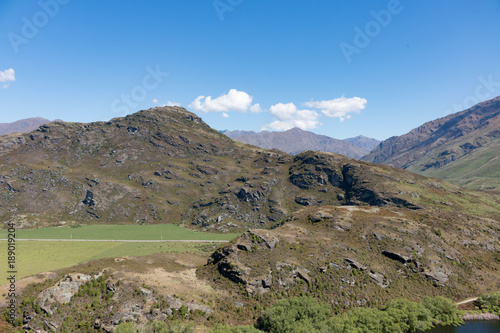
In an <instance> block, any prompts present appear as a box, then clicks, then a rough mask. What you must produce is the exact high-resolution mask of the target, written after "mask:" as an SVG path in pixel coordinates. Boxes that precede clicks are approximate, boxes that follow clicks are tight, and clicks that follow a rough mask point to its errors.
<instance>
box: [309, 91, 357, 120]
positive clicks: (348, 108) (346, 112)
mask: <svg viewBox="0 0 500 333" xmlns="http://www.w3.org/2000/svg"><path fill="white" fill-rule="evenodd" d="M366 103H367V100H366V99H364V98H360V97H353V98H345V97H344V96H342V97H340V98H335V99H332V100H329V101H310V102H306V103H304V105H305V106H307V107H310V108H315V109H321V112H323V114H324V115H325V116H327V117H331V118H339V119H340V121H344V119H349V118H351V115H350V113H359V112H360V111H361V110H363V109H364V108H365V107H366Z"/></svg>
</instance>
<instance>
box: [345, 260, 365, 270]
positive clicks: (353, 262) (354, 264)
mask: <svg viewBox="0 0 500 333" xmlns="http://www.w3.org/2000/svg"><path fill="white" fill-rule="evenodd" d="M344 260H345V261H346V262H347V263H348V264H349V265H350V266H351V267H352V268H355V269H357V270H359V271H364V270H365V269H366V266H363V265H362V264H360V263H359V262H357V261H356V260H353V259H349V258H345V259H344Z"/></svg>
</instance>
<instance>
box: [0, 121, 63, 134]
mask: <svg viewBox="0 0 500 333" xmlns="http://www.w3.org/2000/svg"><path fill="white" fill-rule="evenodd" d="M54 121H59V120H54ZM50 122H51V120H48V119H45V118H42V117H33V118H26V119H20V120H17V121H14V122H11V123H0V135H3V134H9V133H27V132H31V131H34V130H36V129H37V128H38V127H39V126H41V125H45V124H48V123H50Z"/></svg>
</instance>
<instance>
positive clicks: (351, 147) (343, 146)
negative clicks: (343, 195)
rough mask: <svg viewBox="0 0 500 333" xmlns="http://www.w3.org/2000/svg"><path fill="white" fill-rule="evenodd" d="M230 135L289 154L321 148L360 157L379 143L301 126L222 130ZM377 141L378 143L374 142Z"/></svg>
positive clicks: (236, 138)
mask: <svg viewBox="0 0 500 333" xmlns="http://www.w3.org/2000/svg"><path fill="white" fill-rule="evenodd" d="M222 133H223V134H225V135H227V136H228V137H230V138H232V139H235V140H238V141H240V142H243V143H248V144H251V145H254V146H258V147H261V148H265V149H279V150H281V151H284V152H286V153H288V154H292V155H297V154H298V153H300V152H303V151H306V150H319V151H324V152H330V153H337V154H342V155H345V156H347V157H352V158H360V157H362V156H364V155H366V154H368V153H369V152H370V150H371V149H370V148H369V147H372V148H373V146H374V145H376V144H377V143H378V141H377V140H375V139H370V138H366V137H362V136H358V137H355V138H350V139H346V140H337V139H334V138H331V137H328V136H326V135H319V134H315V133H312V132H309V131H303V130H301V129H299V128H292V129H290V130H288V131H284V132H270V131H262V132H258V133H256V132H253V131H227V130H226V131H222ZM374 141H376V143H374Z"/></svg>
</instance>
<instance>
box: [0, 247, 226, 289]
mask: <svg viewBox="0 0 500 333" xmlns="http://www.w3.org/2000/svg"><path fill="white" fill-rule="evenodd" d="M6 246H7V242H6V241H0V247H1V248H6ZM215 247H217V245H216V244H201V243H121V242H37V241H33V242H31V241H30V242H18V243H17V256H16V268H17V271H18V274H17V276H16V277H17V279H21V278H23V277H26V276H29V275H33V274H37V273H41V272H45V271H52V270H57V269H61V268H65V267H70V266H73V265H77V264H81V263H84V262H87V261H89V260H95V259H101V258H114V257H123V256H144V255H149V254H153V253H162V252H175V253H177V252H188V251H195V252H207V253H208V252H209V251H210V250H213V249H214V248H215ZM0 262H1V263H6V262H7V253H6V251H0ZM6 277H7V273H6V269H4V270H1V271H0V281H6Z"/></svg>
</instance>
